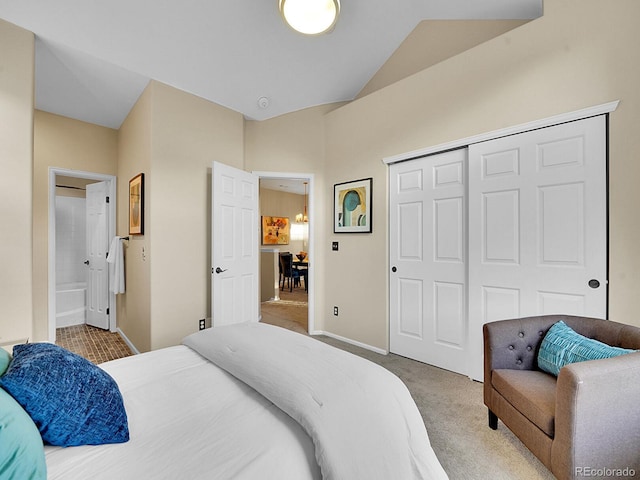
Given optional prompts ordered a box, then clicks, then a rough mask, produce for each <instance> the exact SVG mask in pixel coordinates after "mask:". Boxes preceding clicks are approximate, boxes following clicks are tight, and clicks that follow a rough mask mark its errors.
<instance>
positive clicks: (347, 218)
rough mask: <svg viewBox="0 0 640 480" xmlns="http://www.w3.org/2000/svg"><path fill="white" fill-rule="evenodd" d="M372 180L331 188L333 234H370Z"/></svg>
mask: <svg viewBox="0 0 640 480" xmlns="http://www.w3.org/2000/svg"><path fill="white" fill-rule="evenodd" d="M372 187H373V178H363V179H362V180H354V181H352V182H344V183H336V184H335V185H334V186H333V212H334V213H333V233H371V231H372V230H371V220H372V216H371V214H372V205H371V189H372Z"/></svg>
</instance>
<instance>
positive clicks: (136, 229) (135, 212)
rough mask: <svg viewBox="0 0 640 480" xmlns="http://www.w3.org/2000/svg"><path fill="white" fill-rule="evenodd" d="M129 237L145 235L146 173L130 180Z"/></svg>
mask: <svg viewBox="0 0 640 480" xmlns="http://www.w3.org/2000/svg"><path fill="white" fill-rule="evenodd" d="M129 235H144V173H139V174H138V175H136V176H135V177H133V178H132V179H131V180H129Z"/></svg>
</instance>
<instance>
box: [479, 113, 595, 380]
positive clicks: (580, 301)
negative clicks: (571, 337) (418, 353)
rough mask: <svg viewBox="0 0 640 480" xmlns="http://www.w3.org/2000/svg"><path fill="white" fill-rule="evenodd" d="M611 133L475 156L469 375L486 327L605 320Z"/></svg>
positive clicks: (509, 144)
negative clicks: (538, 320)
mask: <svg viewBox="0 0 640 480" xmlns="http://www.w3.org/2000/svg"><path fill="white" fill-rule="evenodd" d="M605 134H606V129H605V117H604V116H599V117H593V118H589V119H585V120H580V121H576V122H571V123H566V124H562V125H557V126H553V127H548V128H544V129H540V130H534V131H531V132H526V133H522V134H519V135H514V136H510V137H505V138H500V139H496V140H491V141H488V142H483V143H479V144H475V145H471V146H470V147H469V342H470V343H469V351H470V358H469V360H470V361H469V373H470V376H471V377H472V378H474V379H477V380H482V376H483V371H482V358H483V347H482V325H483V324H484V323H487V322H491V321H494V320H501V319H505V318H515V317H524V316H530V315H542V314H548V313H566V314H575V315H586V316H592V317H599V318H605V317H606V300H607V277H606V274H607V231H606V225H607V223H606V218H607V216H606V215H607V211H606V205H607V202H606V138H605Z"/></svg>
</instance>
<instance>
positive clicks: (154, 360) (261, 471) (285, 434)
mask: <svg viewBox="0 0 640 480" xmlns="http://www.w3.org/2000/svg"><path fill="white" fill-rule="evenodd" d="M100 366H101V367H102V368H103V369H104V370H106V371H107V372H108V373H109V374H110V375H111V376H112V377H113V378H114V379H115V380H116V382H118V386H119V387H120V391H121V392H122V396H123V399H124V404H125V408H126V410H127V415H128V417H129V433H130V436H131V439H130V440H129V441H128V442H127V443H118V444H112V445H99V446H82V447H68V448H62V447H52V446H46V447H45V458H46V462H47V473H48V475H47V478H48V480H85V479H87V480H89V479H90V480H231V479H233V480H272V479H273V480H320V478H321V474H320V469H319V468H318V465H317V463H316V461H315V458H314V446H313V443H312V442H311V439H310V438H309V436H308V435H307V434H306V433H305V432H304V430H303V429H302V428H301V427H300V426H299V425H298V424H297V423H296V422H295V421H294V420H293V419H292V418H291V417H289V416H288V415H287V414H286V413H284V412H282V410H280V409H279V408H278V407H276V406H275V405H273V404H272V403H271V402H270V401H269V400H267V399H266V398H265V397H263V396H262V395H260V394H259V393H258V392H256V391H255V390H254V389H252V388H251V387H248V386H247V385H245V384H244V383H242V382H241V381H240V380H238V379H236V378H235V377H233V376H232V375H230V374H229V373H227V372H225V371H224V370H223V369H221V368H219V367H217V366H216V365H214V364H213V363H211V362H209V361H208V360H207V359H205V358H203V357H202V356H201V355H199V354H198V353H196V352H194V351H193V350H192V349H191V348H189V347H186V346H184V345H179V346H175V347H169V348H164V349H161V350H156V351H153V352H148V353H143V354H141V355H134V356H132V357H127V358H122V359H119V360H114V361H111V362H107V363H104V364H102V365H100ZM0 476H1V475H0Z"/></svg>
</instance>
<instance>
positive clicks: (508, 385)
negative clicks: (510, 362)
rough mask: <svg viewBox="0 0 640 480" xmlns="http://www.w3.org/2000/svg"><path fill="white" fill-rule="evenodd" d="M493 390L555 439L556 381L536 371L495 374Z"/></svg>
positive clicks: (493, 375)
mask: <svg viewBox="0 0 640 480" xmlns="http://www.w3.org/2000/svg"><path fill="white" fill-rule="evenodd" d="M491 383H492V385H493V388H495V389H496V391H497V392H498V393H499V394H500V395H502V396H503V397H504V399H505V400H507V401H508V402H509V403H510V404H511V405H513V407H514V408H515V409H516V410H518V411H519V412H520V413H521V414H522V415H524V416H525V417H527V419H529V421H530V422H531V423H533V424H535V425H536V426H537V427H538V428H539V429H540V430H542V431H543V432H544V433H546V434H547V435H548V436H549V437H551V438H553V434H554V414H555V406H556V378H555V377H553V376H551V375H549V374H548V373H544V372H540V371H537V370H508V369H501V370H494V371H493V374H492V375H491Z"/></svg>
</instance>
